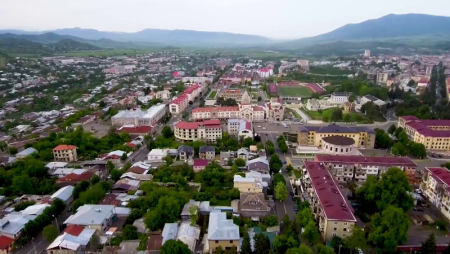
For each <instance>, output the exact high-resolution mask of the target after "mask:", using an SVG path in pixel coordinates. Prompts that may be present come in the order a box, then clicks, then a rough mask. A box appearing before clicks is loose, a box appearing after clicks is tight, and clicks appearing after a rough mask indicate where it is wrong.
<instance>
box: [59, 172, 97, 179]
mask: <svg viewBox="0 0 450 254" xmlns="http://www.w3.org/2000/svg"><path fill="white" fill-rule="evenodd" d="M92 176H94V173H92V172H91V171H85V172H83V173H81V174H79V175H78V174H75V173H71V174H68V175H66V176H65V177H62V178H59V179H58V180H57V182H81V181H88V180H90V179H91V178H92Z"/></svg>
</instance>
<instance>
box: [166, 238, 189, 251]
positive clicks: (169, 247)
mask: <svg viewBox="0 0 450 254" xmlns="http://www.w3.org/2000/svg"><path fill="white" fill-rule="evenodd" d="M160 253H161V254H174V253H179V254H192V252H191V250H189V247H188V246H187V245H186V244H185V243H183V242H182V241H180V240H177V241H175V240H168V241H166V242H165V243H164V245H163V246H162V247H161V250H160Z"/></svg>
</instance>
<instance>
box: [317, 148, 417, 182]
mask: <svg viewBox="0 0 450 254" xmlns="http://www.w3.org/2000/svg"><path fill="white" fill-rule="evenodd" d="M314 161H316V162H320V163H323V165H324V166H325V167H326V168H327V169H328V170H329V171H330V173H331V175H332V176H333V177H334V178H335V179H336V180H337V181H339V182H348V181H351V180H355V181H356V182H365V181H366V179H367V177H368V176H369V175H373V176H376V177H377V178H379V177H382V175H383V174H384V173H386V171H387V170H388V169H389V168H391V167H397V168H400V169H401V170H403V171H404V172H405V174H406V175H407V177H408V180H409V181H410V182H411V183H415V182H416V178H415V173H416V170H417V164H416V163H414V162H413V161H412V160H411V159H410V158H408V157H394V156H386V157H384V156H351V155H316V157H315V158H314ZM419 181H420V180H419Z"/></svg>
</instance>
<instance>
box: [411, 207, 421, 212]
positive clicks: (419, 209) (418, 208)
mask: <svg viewBox="0 0 450 254" xmlns="http://www.w3.org/2000/svg"><path fill="white" fill-rule="evenodd" d="M413 210H414V211H416V212H423V208H420V207H414V208H413Z"/></svg>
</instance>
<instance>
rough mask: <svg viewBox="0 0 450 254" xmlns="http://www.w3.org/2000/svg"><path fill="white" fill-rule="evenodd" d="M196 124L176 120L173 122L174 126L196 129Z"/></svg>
mask: <svg viewBox="0 0 450 254" xmlns="http://www.w3.org/2000/svg"><path fill="white" fill-rule="evenodd" d="M198 125H199V123H198V122H178V123H177V124H175V127H177V128H180V129H197V128H198Z"/></svg>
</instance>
